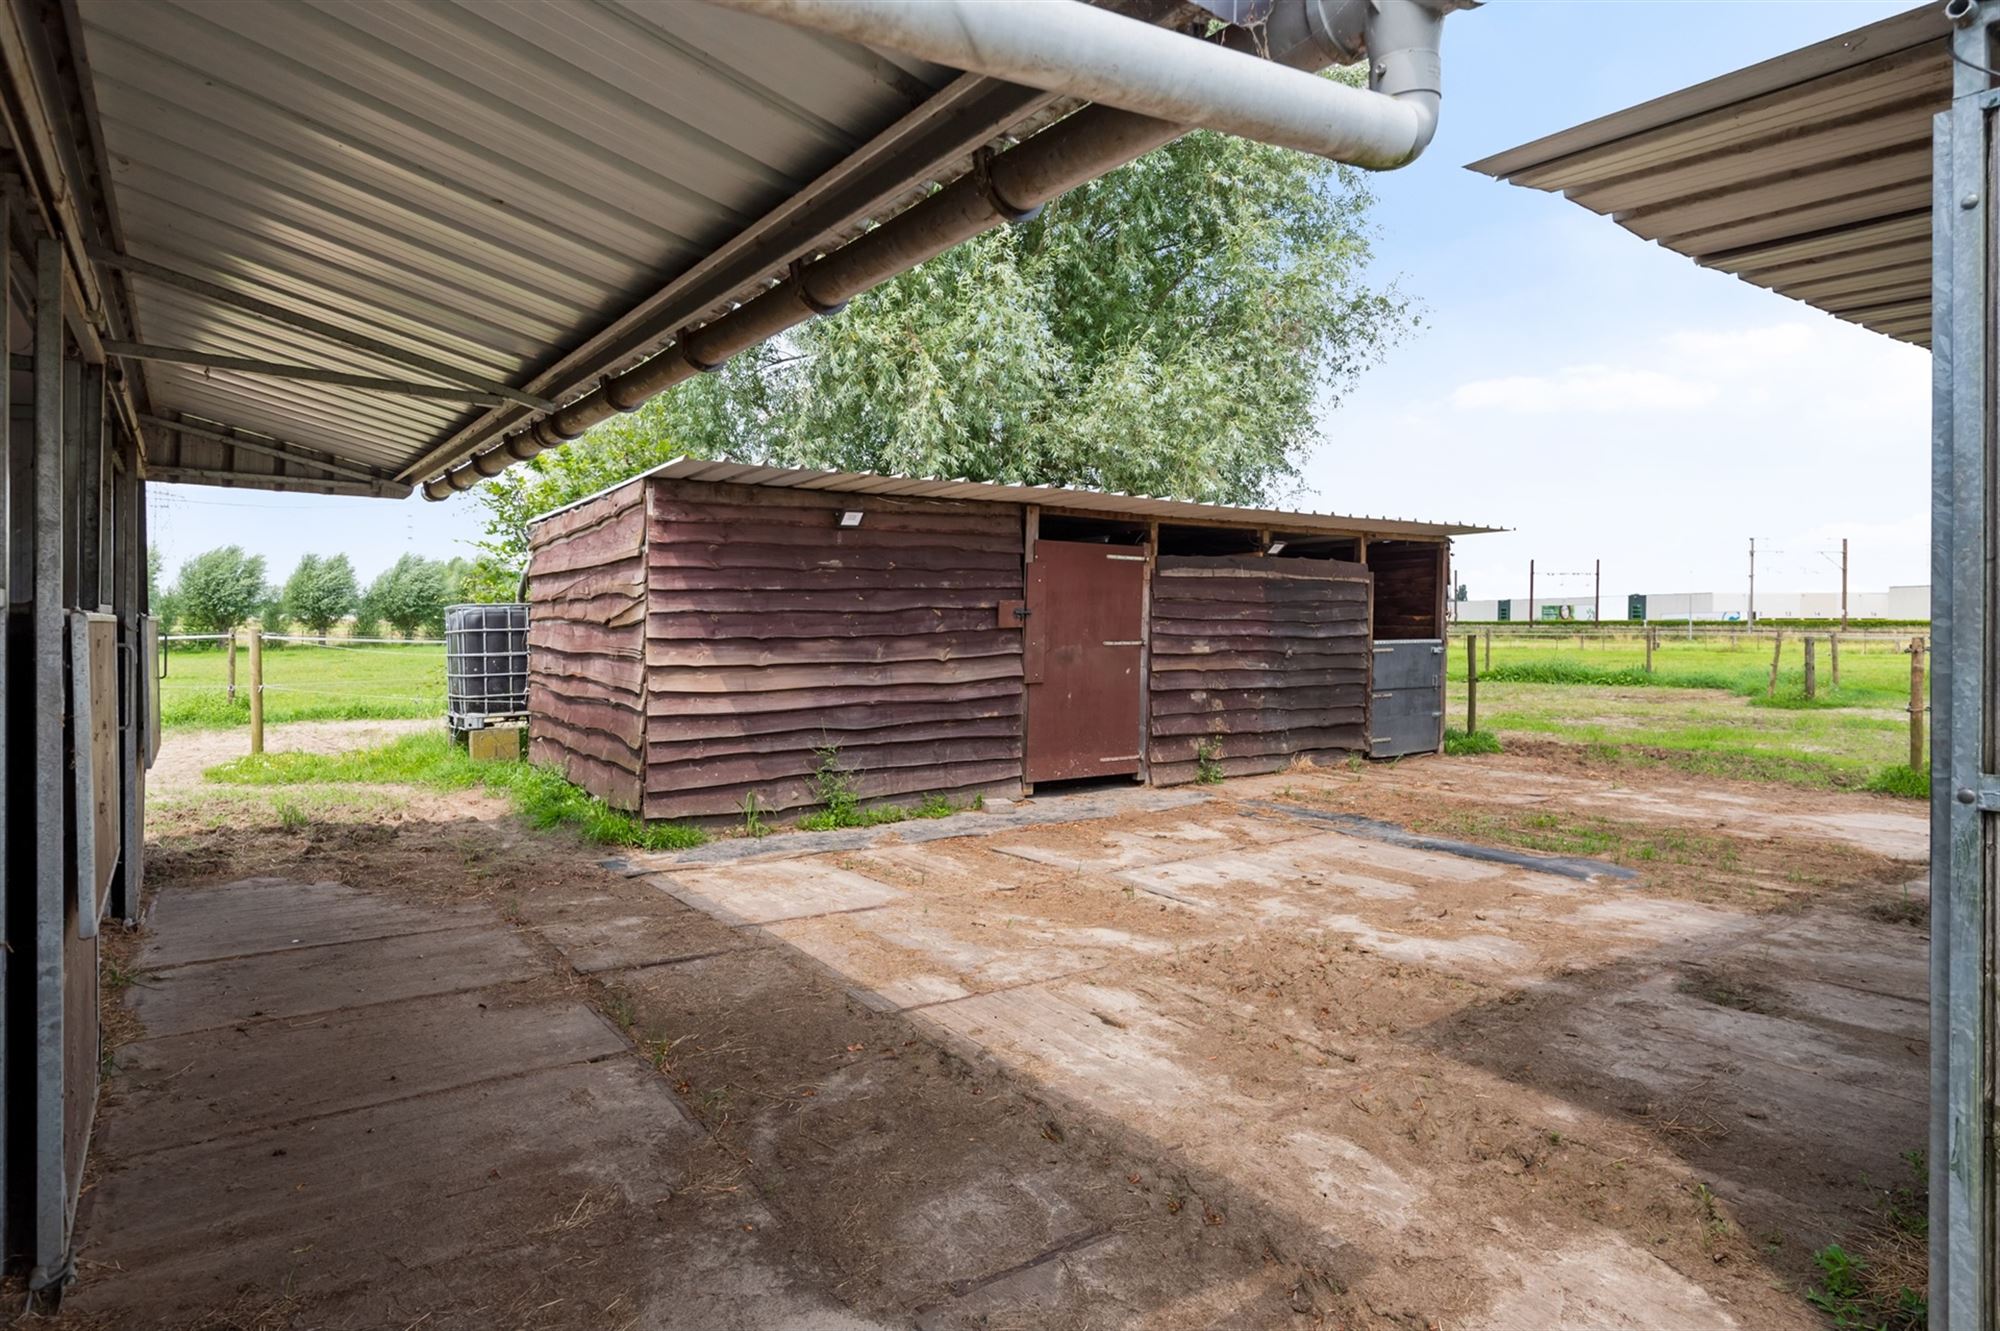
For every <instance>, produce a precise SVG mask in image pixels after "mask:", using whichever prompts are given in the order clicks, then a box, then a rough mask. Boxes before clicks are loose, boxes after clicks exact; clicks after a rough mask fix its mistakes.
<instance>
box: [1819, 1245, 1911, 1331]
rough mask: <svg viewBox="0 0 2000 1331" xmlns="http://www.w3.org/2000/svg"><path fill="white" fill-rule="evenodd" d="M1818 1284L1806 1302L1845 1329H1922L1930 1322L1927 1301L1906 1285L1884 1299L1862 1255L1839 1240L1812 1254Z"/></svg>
mask: <svg viewBox="0 0 2000 1331" xmlns="http://www.w3.org/2000/svg"><path fill="white" fill-rule="evenodd" d="M1813 1265H1814V1266H1817V1267H1818V1268H1819V1272H1820V1279H1819V1283H1818V1284H1816V1285H1814V1286H1813V1287H1812V1288H1811V1289H1809V1290H1807V1291H1806V1302H1808V1303H1810V1304H1812V1306H1813V1307H1815V1308H1817V1309H1819V1310H1820V1311H1821V1312H1823V1313H1825V1314H1826V1315H1827V1316H1828V1317H1830V1318H1832V1319H1833V1324H1834V1325H1835V1326H1836V1327H1839V1328H1842V1331H1847V1329H1848V1328H1852V1329H1853V1331H1923V1328H1925V1327H1926V1326H1928V1325H1929V1324H1930V1303H1929V1301H1928V1300H1927V1299H1926V1298H1925V1297H1924V1295H1922V1294H1920V1293H1918V1292H1917V1291H1916V1290H1914V1289H1911V1288H1910V1287H1908V1286H1907V1285H1905V1286H1902V1287H1900V1288H1898V1289H1897V1290H1895V1292H1894V1293H1893V1294H1892V1295H1889V1297H1888V1298H1887V1299H1886V1300H1885V1298H1884V1293H1885V1291H1883V1290H1882V1289H1881V1288H1880V1287H1879V1283H1878V1281H1877V1279H1876V1277H1875V1274H1874V1272H1873V1271H1872V1270H1871V1269H1870V1268H1869V1266H1868V1264H1867V1263H1866V1262H1865V1261H1863V1260H1862V1259H1861V1258H1859V1257H1857V1256H1855V1255H1854V1254H1852V1253H1850V1252H1848V1251H1847V1250H1846V1249H1845V1248H1843V1247H1841V1246H1840V1245H1839V1244H1838V1243H1829V1244H1827V1245H1826V1246H1825V1247H1824V1248H1821V1249H1820V1250H1819V1251H1818V1252H1816V1253H1814V1254H1813Z"/></svg>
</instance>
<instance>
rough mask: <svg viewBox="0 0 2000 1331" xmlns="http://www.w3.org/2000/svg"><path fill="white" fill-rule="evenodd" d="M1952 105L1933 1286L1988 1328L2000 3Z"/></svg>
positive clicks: (1964, 1319) (1942, 340)
mask: <svg viewBox="0 0 2000 1331" xmlns="http://www.w3.org/2000/svg"><path fill="white" fill-rule="evenodd" d="M1946 13H1947V14H1948V15H1950V17H1951V18H1952V20H1953V22H1954V23H1955V24H1956V25H1957V29H1956V31H1955V32H1954V34H1953V38H1952V41H1953V51H1952V54H1953V55H1954V57H1955V61H1954V65H1953V70H1954V74H1953V87H1952V106H1951V109H1950V110H1949V111H1946V112H1943V113H1942V114H1940V115H1939V116H1938V117H1937V119H1936V121H1935V122H1934V153H1935V167H1934V174H1933V176H1932V202H1931V227H1932V247H1931V254H1932V259H1931V262H1932V278H1931V291H1932V295H1931V330H1932V358H1931V373H1932V386H1933V387H1932V391H1933V394H1934V397H1933V405H1932V417H1931V428H1932V461H1931V470H1932V481H1933V487H1932V499H1931V617H1932V634H1933V646H1934V652H1935V655H1934V657H1933V659H1934V661H1935V662H1936V668H1935V670H1934V672H1933V674H1932V687H1931V707H1932V711H1933V714H1934V717H1935V721H1936V724H1935V725H1934V726H1933V727H1932V742H1931V1144H1930V1190H1931V1223H1930V1243H1931V1254H1930V1256H1931V1290H1930V1293H1931V1298H1930V1325H1931V1326H1932V1327H1934V1328H1937V1331H1991V1329H1992V1327H1993V1326H1994V1315H1995V1310H1996V1308H2000V1289H1997V1288H1996V1269H1995V1268H1996V1262H1995V1254H1994V1247H1995V1244H1996V1243H1997V1242H2000V1218H1996V1215H1995V1177H1996V1174H2000V1161H1997V1160H1996V1143H1995V1135H1994V1117H1995V1115H1994V1083H1995V1079H1996V1051H1995V1047H1994V1043H1995V1032H1996V1029H2000V1023H1996V1013H1995V985H1994V954H1995V951H1996V939H1995V932H1994V930H1995V920H1996V911H1995V896H1996V883H2000V866H1996V857H1997V856H2000V826H1996V823H1995V815H1996V814H2000V774H1996V772H2000V754H1996V749H2000V734H1996V731H2000V616H1996V614H1995V610H1994V607H1995V605H1996V597H2000V585H1996V582H1997V580H1996V577H1995V572H1994V561H1995V558H1996V555H2000V475H1996V467H1995V465H1994V459H1995V456H1996V450H2000V426H1997V425H1996V420H1995V415H1996V407H2000V402H1996V384H1995V368H1994V355H1995V352H1996V349H2000V329H1996V326H1995V325H1996V321H1997V320H2000V310H1996V297H2000V290H1996V274H1995V267H1996V264H2000V211H1996V209H1995V208H1994V198H1993V195H1994V191H1995V190H1996V189H2000V123H1996V121H2000V76H1996V74H1995V73H1994V66H1995V64H1996V62H2000V40H1996V36H1997V35H2000V0H1983V2H1982V3H1978V4H1974V3H1971V2H1970V0H1953V3H1952V4H1951V5H1950V6H1948V7H1947V9H1946Z"/></svg>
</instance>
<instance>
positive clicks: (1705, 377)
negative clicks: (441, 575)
mask: <svg viewBox="0 0 2000 1331" xmlns="http://www.w3.org/2000/svg"><path fill="white" fill-rule="evenodd" d="M1909 7H1910V6H1909V5H1907V4H1881V3H1872V2H1870V0H1851V2H1848V3H1840V2H1838V0H1816V2H1814V0H1793V2H1791V3H1779V2H1777V0H1768V2H1760V0H1708V2H1703V0H1617V2H1615V3H1614V2H1613V0H1569V2H1565V0H1493V3H1489V4H1488V5H1486V6H1485V7H1484V8H1482V9H1479V10H1476V11H1472V12H1470V13H1464V14H1460V15H1457V16H1455V17H1454V18H1452V19H1451V20H1450V23H1449V25H1448V27H1447V30H1446V46H1445V79H1446V88H1447V91H1446V96H1445V110H1444V117H1443V120H1442V122H1441V125H1440V128H1439V132H1438V136H1437V140H1436V142H1435V143H1434V144H1433V145H1432V146H1431V149H1430V151H1429V152H1428V153H1427V154H1426V155H1425V156H1424V157H1423V158H1422V159H1421V160H1420V161H1418V162H1417V163H1415V164H1414V165H1412V166H1411V167H1408V168H1406V169H1405V170H1403V171H1401V172H1397V173H1393V174H1390V175H1386V176H1382V177H1379V178H1377V179H1376V181H1375V190H1376V193H1377V195H1378V197H1379V200H1380V202H1379V206H1378V207H1377V209H1376V211H1375V221H1376V224H1377V226H1378V227H1379V229H1380V235H1379V238H1378V242H1377V263H1376V272H1377V275H1378V277H1379V278H1381V279H1383V280H1389V279H1393V280H1395V281H1396V282H1397V283H1398V284H1399V285H1400V286H1401V288H1402V289H1403V290H1404V291H1406V292H1407V293H1409V294H1410V295H1411V296H1413V297H1415V298H1416V299H1417V300H1418V301H1419V302H1420V304H1421V307H1422V310H1423V324H1424V326H1423V327H1422V328H1421V329H1420V330H1419V331H1418V332H1417V333H1415V334H1414V335H1413V336H1412V337H1411V338H1409V339H1408V340H1407V341H1406V342H1404V343H1403V344H1402V345H1400V346H1398V347H1396V348H1394V349H1393V350H1392V351H1391V352H1390V353H1389V355H1388V357H1387V359H1386V360H1385V362H1384V363H1383V364H1382V365H1380V366H1378V367H1376V368H1375V369H1373V370H1371V371H1370V372H1369V373H1368V374H1367V376H1366V377H1365V378H1364V379H1363V380H1362V382H1361V383H1360V385H1359V386H1358V387H1357V388H1356V390H1355V391H1354V392H1353V393H1351V394H1350V395H1349V396H1348V398H1347V400H1346V401H1345V402H1342V403H1340V404H1338V405H1337V406H1335V405H1333V404H1329V406H1328V409H1327V410H1326V411H1324V412H1323V413H1322V420H1321V435H1322V438H1321V442H1320V446H1319V448H1318V449H1317V451H1316V452H1315V455H1314V457H1313V459H1312V461H1311V462H1310V463H1309V464H1308V466H1307V468H1306V473H1305V484H1304V486H1303V488H1302V490H1301V491H1300V492H1299V493H1298V494H1296V495H1293V496H1291V498H1292V499H1294V500H1296V501H1297V502H1298V504H1299V506H1301V507H1307V508H1315V509H1323V510H1333V511H1338V512H1348V513H1373V514H1390V515H1395V516H1404V517H1423V518H1444V519H1460V518H1462V519H1466V520H1468V521H1473V522H1481V523H1485V524H1488V525H1494V526H1503V527H1508V528H1512V529H1513V530H1512V531H1510V532H1508V533H1506V534H1504V535H1497V536H1485V537H1476V538H1468V539H1467V540H1465V541H1463V542H1461V543H1460V545H1459V549H1458V558H1457V565H1458V576H1459V580H1460V581H1462V582H1464V583H1466V584H1467V586H1468V588H1469V591H1470V594H1471V595H1472V596H1474V597H1480V598H1485V597H1496V596H1521V595H1525V594H1526V591H1527V587H1526V581H1527V564H1528V560H1529V559H1531V558H1532V559H1535V560H1536V561H1538V566H1539V568H1540V569H1541V570H1547V571H1551V572H1562V571H1573V570H1582V569H1588V568H1589V567H1590V565H1591V561H1592V560H1594V559H1601V560H1603V561H1604V566H1605V574H1604V583H1605V594H1606V596H1607V598H1610V597H1614V596H1615V597H1619V598H1622V597H1623V595H1624V594H1625V593H1626V592H1629V591H1652V592H1668V591H1681V590H1688V589H1690V588H1696V589H1703V590H1739V589H1740V586H1741V584H1742V582H1743V579H1744V565H1745V562H1746V561H1745V552H1746V546H1747V544H1748V540H1749V538H1750V537H1753V536H1754V537H1756V538H1757V544H1758V547H1759V560H1758V572H1759V578H1760V581H1761V582H1762V585H1763V586H1764V587H1765V588H1766V589H1768V590H1770V591H1774V592H1775V591H1790V590H1830V589H1833V588H1835V587H1837V586H1838V574H1837V572H1836V571H1835V569H1834V566H1833V565H1832V563H1831V562H1829V561H1828V560H1827V559H1826V558H1825V556H1824V553H1823V552H1824V551H1827V550H1830V549H1837V548H1838V546H1839V543H1840V539H1841V537H1842V536H1847V537H1849V538H1851V540H1852V542H1853V586H1854V588H1855V589H1856V590H1863V589H1867V590H1878V589H1881V588H1885V587H1887V586H1889V585H1891V584H1892V583H1917V582H1923V581H1926V580H1927V578H1928V560H1929V555H1928V548H1929V544H1928V542H1929V538H1928V473H1927V467H1928V447H1929V390H1928V377H1929V373H1930V362H1929V357H1928V355H1927V354H1926V353H1924V352H1922V351H1920V350H1917V349H1914V348H1910V347H1905V346H1902V345H1900V344H1897V343H1893V342H1890V341H1888V340H1887V339H1884V338H1881V337H1878V336H1876V335H1874V334H1872V333H1868V332H1866V331H1864V330H1861V329H1857V328H1852V327H1849V326H1847V325H1844V324H1841V323H1839V322H1837V321H1835V320H1833V319H1830V318H1828V317H1826V316H1823V315H1820V314H1818V313H1817V312H1815V311H1813V310H1810V309H1807V308H1806V307H1804V306H1801V305H1796V304H1794V303H1792V302H1790V301H1786V300H1784V299H1782V298H1780V297H1777V296H1774V295H1771V294H1770V293H1768V292H1763V291H1759V290H1757V289H1756V288H1754V287H1749V286H1746V285H1744V284H1743V283H1740V282H1738V281H1736V280H1735V279H1733V278H1730V277H1727V276H1724V275H1722V274H1719V273H1714V272H1706V271H1703V270H1701V269H1698V268H1696V267H1695V266H1694V265H1693V264H1692V263H1690V262H1689V261H1687V260H1685V259H1682V258H1681V257H1680V256H1678V255H1675V254H1671V253H1668V252H1667V251H1664V250H1661V249H1659V248H1658V247H1656V246H1653V245H1650V244H1647V243H1645V242H1642V241H1640V240H1639V239H1637V238H1636V237H1634V236H1631V235H1629V234H1628V233H1626V232H1625V231H1623V230H1621V229H1620V228H1618V227H1617V226H1615V225H1613V224H1612V223H1610V222H1608V221H1605V220H1603V219H1601V218H1598V217H1595V216H1593V215H1591V214H1589V213H1587V212H1585V211H1584V210H1583V209H1581V208H1578V207H1576V206H1575V205H1574V204H1570V203H1567V202H1565V201H1563V200H1562V199H1560V198H1557V197H1555V196H1551V195H1546V194H1542V193H1539V192H1537V191H1532V190H1523V189H1517V188H1514V187H1512V186H1504V185H1500V184H1497V183H1495V182H1493V181H1490V180H1487V179H1486V178H1484V177H1482V176H1477V175H1474V174H1473V173H1471V172H1468V171H1466V170H1464V169H1463V165H1464V163H1466V162H1470V161H1474V160H1476V159H1478V158H1480V157H1483V156H1486V155H1487V154H1488V153H1491V152H1494V151H1497V150H1499V149H1502V148H1509V147H1513V146H1514V145H1516V144H1518V143H1522V142H1525V141H1527V140H1529V139H1533V138H1537V137H1539V136H1541V135H1543V134H1547V133H1551V132H1553V131H1555V130H1558V129H1563V128H1567V127H1568V126H1570V125H1573V124H1576V123H1578V122H1579V121H1583V120H1587V119H1591V118H1593V117H1595V116H1599V115H1602V114H1605V113H1607V112H1610V111H1615V110H1619V109H1621V108H1623V107H1626V106H1629V105H1632V104H1633V103H1635V102H1640V101H1644V100H1646V99H1648V98H1651V97H1655V96H1658V95H1660V94H1662V93H1666V92H1671V91H1673V90H1674V89H1676V88H1680V87H1685V86H1686V85H1688V84H1690V83H1696V82H1700V81H1702V80H1703V79H1707V78H1711V77H1714V76H1715V75H1718V74H1722V73H1726V72H1728V71H1729V70H1732V69H1736V68H1740V67H1741V66H1743V65H1746V64H1750V63H1753V62H1755V61H1758V60H1762V59H1766V58H1768V57H1770V56H1774V55H1779V54H1782V53H1783V52H1785V51H1788V50H1791V49H1793V48H1795V47H1798V46H1801V45H1804V44H1806V43H1808V42H1812V41H1817V40H1820V39H1822V38H1825V37H1830V36H1833V35H1835V34H1837V33H1840V32H1844V31H1846V30H1848V29H1850V28H1855V27H1859V26H1861V25H1863V24H1865V23H1869V22H1873V21H1874V20H1876V19H1878V18H1882V17H1885V16H1887V15H1889V14H1892V13H1896V12H1898V11H1899V10H1902V9H1907V8H1909ZM153 494H154V500H153V506H152V515H151V521H152V534H153V537H154V540H155V541H156V542H157V543H158V544H159V545H160V547H161V548H162V552H163V553H164V555H165V557H166V562H167V567H168V569H169V571H170V572H171V570H173V569H174V568H175V567H177V566H178V564H179V563H180V561H182V560H183V559H185V558H187V557H188V556H189V555H192V554H196V553H199V552H200V551H202V550H205V549H208V548H210V547H212V546H215V545H218V544H222V543H225V542H226V541H235V542H237V543H239V544H241V545H243V546H244V547H246V548H247V549H249V550H251V551H253V552H257V553H262V554H264V555H265V556H266V558H267V560H268V561H269V564H270V567H271V569H272V572H273V574H274V575H275V576H279V577H282V575H283V574H284V573H285V572H287V571H289V569H290V568H291V566H292V565H293V564H294V563H295V562H296V561H297V559H298V556H299V555H300V554H302V553H304V552H305V551H308V550H324V551H331V550H336V549H345V550H347V551H348V552H349V553H350V554H351V555H352V556H353V557H354V560H355V564H356V566H357V569H358V570H359V571H360V572H361V574H362V576H363V577H364V578H366V577H369V576H372V575H373V574H374V573H376V572H378V571H380V570H381V569H382V568H385V567H387V566H388V565H389V564H390V563H392V562H394V561H395V559H396V558H397V557H398V556H399V555H401V554H403V553H404V552H406V551H416V552H419V553H422V554H430V555H438V556H445V555H452V554H465V553H469V549H468V547H467V545H466V544H465V543H466V542H468V541H470V540H472V539H474V538H476V537H477V535H478V531H479V519H478V513H479V510H478V509H477V507H476V505H475V504H473V503H472V502H471V501H470V500H469V499H466V498H463V497H461V498H457V499H453V500H450V501H447V502H446V503H443V504H428V503H425V502H424V501H422V500H420V499H411V500H408V501H406V502H400V503H391V502H387V501H381V500H358V499H338V498H323V497H314V496H291V495H274V494H265V493H260V492H255V491H243V490H219V489H213V488H208V487H191V486H164V485H163V486H155V487H153ZM1538 591H1540V592H1541V593H1542V594H1543V595H1545V596H1547V595H1562V594H1576V593H1582V594H1587V592H1588V585H1587V583H1581V584H1577V583H1563V582H1557V581H1553V580H1551V579H1549V578H1546V577H1545V578H1543V579H1542V580H1540V582H1539V583H1538Z"/></svg>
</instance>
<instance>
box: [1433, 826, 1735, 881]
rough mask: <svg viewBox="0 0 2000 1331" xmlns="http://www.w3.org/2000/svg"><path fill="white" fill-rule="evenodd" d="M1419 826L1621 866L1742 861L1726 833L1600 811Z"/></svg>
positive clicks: (1723, 865) (1727, 865)
mask: <svg viewBox="0 0 2000 1331" xmlns="http://www.w3.org/2000/svg"><path fill="white" fill-rule="evenodd" d="M1417 825H1421V826H1422V828H1423V830H1425V831H1440V832H1444V833H1447V834H1448V835H1451V836H1454V837H1457V838H1460V839H1462V840H1467V841H1480V842H1485V843H1487V844H1490V845H1501V846H1518V847H1519V848H1521V849H1522V850H1533V851H1540V852H1542V853H1543V854H1548V855H1578V856H1583V857H1586V858H1589V859H1601V860H1613V861H1616V862H1617V863H1620V864H1653V863H1665V864H1689V865H1702V866H1706V867H1709V868H1720V869H1729V868H1733V867H1734V866H1735V864H1736V861H1737V849H1736V843H1735V842H1733V841H1731V840H1729V839H1728V838H1726V837H1709V836H1703V835H1701V834H1700V833H1697V832H1683V831H1678V830H1674V829H1670V828H1660V827H1654V826H1650V825H1647V824H1642V823H1628V822H1621V821H1620V820H1618V819H1615V818H1605V817H1602V816H1598V815H1581V814H1580V815H1574V816H1570V817H1563V816H1559V815H1557V814H1552V813H1534V814H1513V815H1500V814H1485V813H1469V812H1459V813H1448V814H1442V815H1439V816H1437V817H1436V818H1434V819H1431V818H1426V819H1423V820H1420V823H1419V824H1413V826H1417Z"/></svg>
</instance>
